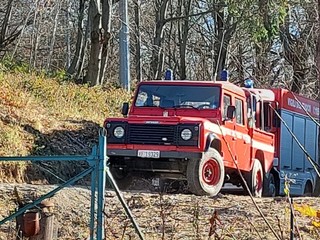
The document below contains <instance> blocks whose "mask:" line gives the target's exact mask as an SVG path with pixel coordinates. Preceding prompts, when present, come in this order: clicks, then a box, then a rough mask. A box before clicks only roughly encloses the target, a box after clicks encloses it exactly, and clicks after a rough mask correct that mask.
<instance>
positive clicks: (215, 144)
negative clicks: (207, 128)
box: [205, 133, 221, 155]
mask: <svg viewBox="0 0 320 240" xmlns="http://www.w3.org/2000/svg"><path fill="white" fill-rule="evenodd" d="M209 148H214V149H216V150H217V151H218V152H219V153H220V155H221V140H220V138H219V137H218V136H217V135H216V134H214V133H209V135H208V137H207V140H206V147H205V151H208V150H209Z"/></svg>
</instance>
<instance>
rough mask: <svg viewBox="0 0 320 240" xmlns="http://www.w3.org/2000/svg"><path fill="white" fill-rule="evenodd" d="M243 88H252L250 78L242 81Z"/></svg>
mask: <svg viewBox="0 0 320 240" xmlns="http://www.w3.org/2000/svg"><path fill="white" fill-rule="evenodd" d="M244 87H245V88H253V80H252V79H251V78H247V79H246V80H244Z"/></svg>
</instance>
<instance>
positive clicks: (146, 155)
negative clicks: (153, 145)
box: [138, 150, 160, 158]
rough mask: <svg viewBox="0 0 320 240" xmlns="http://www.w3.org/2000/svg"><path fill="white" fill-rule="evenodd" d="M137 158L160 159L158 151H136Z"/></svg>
mask: <svg viewBox="0 0 320 240" xmlns="http://www.w3.org/2000/svg"><path fill="white" fill-rule="evenodd" d="M138 157H142V158H160V151H152V150H138Z"/></svg>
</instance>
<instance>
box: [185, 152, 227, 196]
mask: <svg viewBox="0 0 320 240" xmlns="http://www.w3.org/2000/svg"><path fill="white" fill-rule="evenodd" d="M187 181H188V187H189V190H190V191H191V192H192V193H194V194H196V195H210V196H215V195H217V194H218V193H219V192H220V190H221V187H222V185H223V182H224V164H223V160H222V157H221V155H220V154H219V152H218V151H217V150H215V149H211V148H210V149H209V150H208V151H207V152H205V153H204V154H203V156H202V158H201V159H200V160H199V159H190V160H189V162H188V167H187Z"/></svg>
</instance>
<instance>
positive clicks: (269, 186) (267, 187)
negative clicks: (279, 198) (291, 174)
mask: <svg viewBox="0 0 320 240" xmlns="http://www.w3.org/2000/svg"><path fill="white" fill-rule="evenodd" d="M262 195H263V196H264V197H275V196H276V195H277V188H276V180H275V177H274V174H273V173H271V172H270V173H269V176H268V177H266V175H265V177H264V181H263V193H262Z"/></svg>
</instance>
